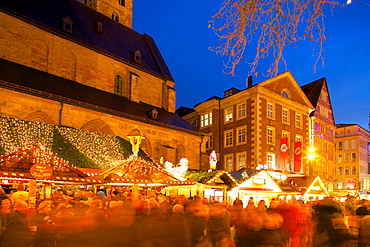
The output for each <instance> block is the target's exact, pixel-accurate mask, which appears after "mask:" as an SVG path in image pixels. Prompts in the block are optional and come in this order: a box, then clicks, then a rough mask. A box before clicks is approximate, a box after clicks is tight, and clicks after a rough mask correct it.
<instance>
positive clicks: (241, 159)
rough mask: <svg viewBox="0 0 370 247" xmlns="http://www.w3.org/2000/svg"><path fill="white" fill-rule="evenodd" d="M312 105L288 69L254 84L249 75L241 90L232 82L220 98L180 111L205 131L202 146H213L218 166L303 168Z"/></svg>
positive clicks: (307, 144) (309, 145)
mask: <svg viewBox="0 0 370 247" xmlns="http://www.w3.org/2000/svg"><path fill="white" fill-rule="evenodd" d="M313 110H314V107H313V106H312V104H311V103H310V101H309V100H308V99H307V97H306V95H305V94H304V92H303V91H302V89H301V88H300V86H299V85H298V83H297V82H296V81H295V79H294V77H293V76H292V74H291V73H290V72H285V73H283V74H280V75H278V76H276V77H274V78H271V79H268V80H266V81H263V82H261V83H258V84H256V85H252V82H251V80H250V78H249V80H248V88H246V89H244V90H238V89H235V88H231V89H229V90H226V91H225V92H224V97H223V98H220V97H212V98H210V99H208V100H206V101H204V102H202V103H200V104H197V105H195V107H194V109H187V110H186V109H179V111H178V113H180V114H181V115H182V117H183V118H184V119H185V120H186V121H188V122H189V123H191V124H193V125H197V126H198V128H199V129H200V130H201V131H202V132H204V133H206V134H208V141H207V143H206V151H207V154H209V153H210V152H211V151H212V150H216V153H217V155H218V165H217V166H218V169H225V170H227V171H237V170H240V169H256V168H258V167H262V168H267V169H273V170H281V171H289V172H298V173H305V172H306V169H307V168H306V165H307V164H306V163H307V162H306V159H305V153H306V152H307V150H308V148H309V147H311V141H310V137H311V134H310V131H311V126H310V124H311V123H310V114H311V113H312V111H313ZM203 161H204V159H203ZM202 165H203V166H204V167H206V166H207V163H202Z"/></svg>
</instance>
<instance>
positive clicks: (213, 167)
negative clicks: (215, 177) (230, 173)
mask: <svg viewBox="0 0 370 247" xmlns="http://www.w3.org/2000/svg"><path fill="white" fill-rule="evenodd" d="M216 165H217V155H216V150H212V151H211V154H210V155H209V169H210V170H216Z"/></svg>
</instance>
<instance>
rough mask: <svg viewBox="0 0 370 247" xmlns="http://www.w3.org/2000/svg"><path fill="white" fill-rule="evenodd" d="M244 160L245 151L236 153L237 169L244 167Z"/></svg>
mask: <svg viewBox="0 0 370 247" xmlns="http://www.w3.org/2000/svg"><path fill="white" fill-rule="evenodd" d="M245 160H246V157H245V153H239V154H237V155H236V162H237V169H238V170H240V169H242V168H246V165H245Z"/></svg>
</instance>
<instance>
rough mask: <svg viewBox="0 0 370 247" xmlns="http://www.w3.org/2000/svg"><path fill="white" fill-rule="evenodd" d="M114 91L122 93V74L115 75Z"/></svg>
mask: <svg viewBox="0 0 370 247" xmlns="http://www.w3.org/2000/svg"><path fill="white" fill-rule="evenodd" d="M114 93H115V94H118V95H122V77H121V76H120V75H116V76H115V77H114Z"/></svg>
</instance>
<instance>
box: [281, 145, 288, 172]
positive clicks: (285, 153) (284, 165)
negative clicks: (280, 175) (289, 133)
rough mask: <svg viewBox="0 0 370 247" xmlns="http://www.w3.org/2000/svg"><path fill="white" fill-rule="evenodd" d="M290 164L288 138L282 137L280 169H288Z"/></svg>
mask: <svg viewBox="0 0 370 247" xmlns="http://www.w3.org/2000/svg"><path fill="white" fill-rule="evenodd" d="M287 164H288V138H281V139H280V169H282V170H287Z"/></svg>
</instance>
